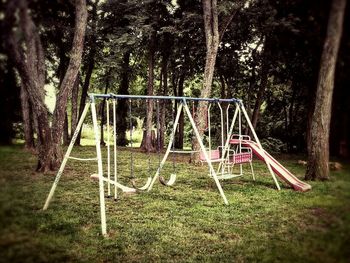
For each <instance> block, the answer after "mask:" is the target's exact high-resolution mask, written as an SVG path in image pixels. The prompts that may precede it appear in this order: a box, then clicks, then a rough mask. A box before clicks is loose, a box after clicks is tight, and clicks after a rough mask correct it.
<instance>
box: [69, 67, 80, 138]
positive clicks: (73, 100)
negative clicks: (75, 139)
mask: <svg viewBox="0 0 350 263" xmlns="http://www.w3.org/2000/svg"><path fill="white" fill-rule="evenodd" d="M79 79H80V74H79V73H78V75H77V77H76V79H75V82H74V86H73V90H72V97H71V104H72V105H71V115H72V116H71V129H70V135H71V136H70V137H72V136H73V134H74V131H75V129H76V127H77V125H78V121H79V120H78V97H79V83H80V80H79Z"/></svg>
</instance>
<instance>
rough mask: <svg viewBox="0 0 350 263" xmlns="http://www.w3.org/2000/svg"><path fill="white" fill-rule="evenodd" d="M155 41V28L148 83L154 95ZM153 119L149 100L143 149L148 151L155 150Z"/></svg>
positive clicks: (149, 89) (149, 53) (151, 44)
mask: <svg viewBox="0 0 350 263" xmlns="http://www.w3.org/2000/svg"><path fill="white" fill-rule="evenodd" d="M155 42H156V31H155V30H154V31H153V33H152V36H151V40H150V46H149V52H148V83H147V95H148V96H152V95H153V91H154V87H153V86H154V62H155ZM152 119H153V101H152V100H147V113H146V126H145V129H146V134H145V136H146V137H145V138H144V139H143V140H142V142H143V143H142V144H141V149H142V150H143V151H146V152H154V151H155V148H154V142H153V141H152Z"/></svg>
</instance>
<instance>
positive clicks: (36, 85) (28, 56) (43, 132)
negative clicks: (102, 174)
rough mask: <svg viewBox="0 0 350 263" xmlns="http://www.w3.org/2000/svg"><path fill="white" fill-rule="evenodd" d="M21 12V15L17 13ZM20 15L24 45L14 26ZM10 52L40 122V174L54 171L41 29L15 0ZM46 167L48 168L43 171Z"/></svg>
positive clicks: (10, 10)
mask: <svg viewBox="0 0 350 263" xmlns="http://www.w3.org/2000/svg"><path fill="white" fill-rule="evenodd" d="M17 10H18V12H17ZM17 13H18V14H19V15H18V17H19V30H20V31H21V33H22V34H23V42H20V41H19V40H18V39H17V36H18V34H15V31H14V30H13V27H15V26H16V16H15V15H16V14H17ZM5 21H6V23H7V26H6V27H5V28H6V29H7V30H8V31H7V32H6V33H7V41H8V42H7V49H8V52H9V54H10V55H11V58H12V59H13V61H14V63H15V65H16V68H17V70H18V72H19V75H20V77H21V82H22V83H25V85H24V86H23V87H24V88H25V89H26V91H27V94H28V97H29V100H30V104H31V106H32V110H33V114H34V119H35V120H36V121H37V154H38V165H37V170H38V171H45V170H47V169H46V168H47V167H49V168H50V169H51V168H54V167H55V165H54V163H51V162H50V161H49V160H48V157H47V156H50V155H51V149H50V146H51V142H52V138H51V130H50V125H49V118H48V111H47V108H46V106H45V103H44V99H45V91H44V84H45V71H46V69H45V60H44V52H43V48H42V44H41V40H40V36H39V34H38V30H37V28H36V26H35V24H34V23H33V20H32V18H31V16H30V14H29V11H28V6H27V2H26V1H25V0H13V1H8V2H7V3H6V19H5ZM43 167H44V168H43Z"/></svg>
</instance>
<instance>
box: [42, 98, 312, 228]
mask: <svg viewBox="0 0 350 263" xmlns="http://www.w3.org/2000/svg"><path fill="white" fill-rule="evenodd" d="M101 99H104V100H107V104H106V105H107V107H106V108H107V116H106V122H107V123H106V125H107V176H105V175H104V169H103V162H102V153H101V145H100V133H99V129H98V120H97V114H96V101H97V100H101ZM119 100H128V101H129V132H130V134H129V135H130V146H131V147H133V144H132V143H133V142H132V139H133V125H132V121H131V116H132V101H133V100H147V101H148V100H154V101H156V110H157V121H156V122H157V125H156V126H157V127H156V128H157V132H158V135H157V151H158V158H159V163H158V167H157V169H156V171H155V174H154V175H153V177H151V176H149V177H148V179H147V180H146V182H145V184H144V185H142V186H137V182H138V180H137V179H136V178H135V176H134V155H133V151H132V150H131V151H130V177H131V178H132V180H131V183H132V187H129V186H126V185H124V184H121V183H120V182H118V150H117V143H116V140H117V136H116V125H117V120H116V116H117V113H116V104H117V102H118V101H119ZM110 101H111V102H112V112H113V116H112V123H113V134H114V135H113V143H112V146H113V150H112V151H113V157H111V126H110V122H111V120H110V108H109V107H110ZM159 101H168V102H175V101H176V102H177V104H178V106H177V109H176V115H175V116H174V114H173V126H172V131H171V134H170V138H169V142H168V145H167V148H166V151H165V154H164V156H163V158H160V141H159V138H160V136H159V130H160V121H159V115H160V114H159ZM200 101H206V102H208V103H209V106H208V108H207V119H208V128H209V129H208V147H209V148H206V147H205V145H204V140H203V138H202V137H201V136H200V133H199V131H198V127H197V125H196V122H195V120H194V118H193V116H192V114H191V111H190V108H189V102H200ZM223 103H225V104H226V105H227V106H226V110H225V114H224V110H223V108H222V104H223ZM215 105H217V107H218V108H219V111H220V124H221V125H220V126H221V137H220V139H221V140H220V144H221V145H219V146H218V147H217V148H216V149H211V148H212V134H211V110H212V109H213V107H214V106H215ZM230 107H234V114H233V116H232V119H231V118H230V116H229V115H230V114H229V112H230ZM89 109H91V115H92V124H93V129H94V137H95V146H96V157H95V158H77V157H72V156H71V151H72V149H73V146H74V143H75V141H76V138H77V135H78V133H79V131H80V129H81V128H82V125H83V123H84V120H85V118H86V115H87V113H88V111H89ZM182 112H184V114H185V115H186V116H187V118H188V119H189V121H190V124H191V127H192V131H193V136H194V137H195V138H196V140H197V141H198V143H199V146H200V150H199V155H200V161H201V162H202V163H203V164H207V165H208V169H209V176H210V177H211V178H212V179H214V181H215V184H216V186H217V188H218V190H219V193H220V195H221V197H222V199H223V201H224V203H225V204H228V201H227V198H226V196H225V193H224V191H223V189H222V186H221V184H220V180H221V179H229V178H233V177H237V176H242V175H243V164H245V163H249V164H250V168H251V174H252V177H253V180H255V176H254V170H253V166H252V160H253V152H254V153H255V154H256V155H257V156H258V158H260V159H262V160H263V161H264V162H265V163H266V165H267V168H268V170H269V172H270V174H271V176H272V178H273V181H274V183H275V185H276V187H277V189H278V190H280V186H279V183H278V181H277V178H276V176H275V173H276V174H277V175H279V176H280V177H281V178H282V179H283V180H284V181H286V182H287V183H289V184H290V185H292V186H293V187H294V189H295V190H299V191H306V190H309V189H310V188H311V186H309V185H308V184H305V183H303V182H301V181H300V180H299V179H297V178H296V177H295V176H294V175H292V174H291V173H290V172H289V171H288V170H286V169H285V168H284V167H283V166H282V165H280V164H279V163H278V162H277V161H276V160H275V159H273V157H272V156H270V155H269V154H268V153H267V152H266V151H264V149H263V147H262V145H261V143H260V141H259V138H258V136H257V135H256V132H255V130H254V128H253V126H252V123H251V122H250V119H249V117H248V114H247V112H246V110H245V107H244V105H243V103H242V101H241V100H239V99H235V98H231V99H216V98H193V97H175V96H138V95H116V94H89V102H88V103H87V104H86V105H85V108H84V111H83V113H82V115H81V117H80V119H79V122H78V124H77V127H76V130H75V132H74V134H73V136H72V139H71V142H70V144H69V146H68V149H67V151H66V153H65V155H64V158H63V161H62V163H61V166H60V168H59V170H58V172H57V175H56V177H55V180H54V182H53V184H52V187H51V190H50V192H49V194H48V196H47V199H46V201H45V204H44V207H43V210H46V209H47V208H48V206H49V204H50V201H51V199H52V197H53V195H54V192H55V190H56V187H57V185H58V182H59V180H60V178H61V176H62V174H63V171H64V168H65V166H66V163H67V161H68V159H74V160H79V161H97V168H98V173H97V174H93V175H91V177H92V178H95V179H97V180H98V182H99V201H100V216H101V231H102V234H103V235H106V234H107V223H106V211H105V184H107V196H108V197H110V196H111V192H112V190H114V191H113V192H114V199H117V197H118V189H120V190H121V191H122V192H125V193H135V192H138V191H150V190H151V189H152V187H153V185H154V184H155V182H156V181H157V179H158V180H159V181H160V183H161V184H163V185H165V186H171V185H173V184H174V183H175V181H176V168H175V157H174V158H173V172H172V173H171V174H170V178H169V180H166V179H165V177H164V176H162V174H161V172H162V170H163V167H164V165H165V163H166V161H167V159H168V157H169V154H170V153H172V154H173V156H174V154H176V153H184V152H191V153H192V152H193V150H192V151H182V150H181V151H180V150H176V149H175V147H174V140H175V134H176V130H177V127H178V125H179V120H180V115H181V113H182ZM242 117H243V118H244V119H245V121H246V124H247V125H248V127H249V129H250V131H251V133H252V135H253V139H254V141H252V140H251V139H250V137H249V136H247V135H242ZM236 122H238V134H234V133H233V132H234V128H235V125H236ZM112 159H113V165H111V163H112ZM215 164H217V166H218V167H217V168H216V169H215V168H214V165H215ZM237 165H238V166H239V172H238V173H236V174H234V173H233V172H234V168H235V167H236V166H237ZM112 166H113V168H114V169H111V168H112ZM112 170H113V174H112ZM150 172H151V170H150V156H149V153H148V173H149V174H150ZM281 175H282V176H281Z"/></svg>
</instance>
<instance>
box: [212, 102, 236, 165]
mask: <svg viewBox="0 0 350 263" xmlns="http://www.w3.org/2000/svg"><path fill="white" fill-rule="evenodd" d="M237 115H238V105H236V110H235V113H234V114H233V117H232V121H231V126H230V130H229V131H228V133H227V138H226V142H225V147H224V149H223V152H222V156H223V158H225V155H226V152H227V151H228V149H229V142H230V139H231V135H232V132H233V128H234V127H235V123H236V119H237ZM229 155H230V153H228V156H227V158H230V156H229ZM220 169H222V170H224V169H225V163H224V160H223V161H222V162H220V163H219V167H218V170H217V172H219V171H220Z"/></svg>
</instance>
